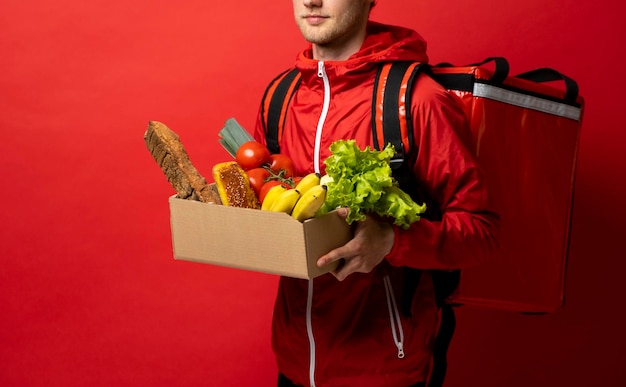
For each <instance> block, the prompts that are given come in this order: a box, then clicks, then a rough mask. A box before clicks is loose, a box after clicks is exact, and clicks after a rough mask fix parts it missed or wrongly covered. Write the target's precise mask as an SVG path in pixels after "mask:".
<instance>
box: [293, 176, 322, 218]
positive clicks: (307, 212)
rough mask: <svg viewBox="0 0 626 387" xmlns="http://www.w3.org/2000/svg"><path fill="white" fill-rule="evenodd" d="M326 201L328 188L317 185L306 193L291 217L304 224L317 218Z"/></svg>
mask: <svg viewBox="0 0 626 387" xmlns="http://www.w3.org/2000/svg"><path fill="white" fill-rule="evenodd" d="M324 200H326V186H325V185H316V186H314V187H313V188H311V189H309V190H308V191H306V193H304V194H303V195H302V196H301V197H300V200H298V202H297V203H296V206H295V207H294V209H293V211H292V212H291V216H293V217H294V218H295V219H297V220H299V221H300V222H304V221H305V220H307V219H310V218H312V217H314V216H315V213H316V212H317V211H318V210H319V209H320V207H322V205H323V204H324Z"/></svg>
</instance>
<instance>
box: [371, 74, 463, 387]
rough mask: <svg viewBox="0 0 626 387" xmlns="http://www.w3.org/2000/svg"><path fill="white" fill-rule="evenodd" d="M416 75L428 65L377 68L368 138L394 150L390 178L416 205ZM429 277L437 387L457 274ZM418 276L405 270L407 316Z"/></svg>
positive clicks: (450, 329)
mask: <svg viewBox="0 0 626 387" xmlns="http://www.w3.org/2000/svg"><path fill="white" fill-rule="evenodd" d="M420 72H425V73H427V74H431V72H430V67H429V66H428V65H425V64H421V63H416V62H390V63H384V64H382V65H380V66H379V69H378V73H377V75H376V80H375V83H374V97H373V101H372V136H373V139H374V147H375V148H377V149H382V148H384V147H385V146H386V145H387V144H389V143H391V144H393V146H394V147H395V150H396V155H395V156H394V157H393V159H392V160H391V167H392V171H393V175H394V178H395V179H396V180H397V181H398V183H399V185H400V187H402V189H403V190H404V191H406V192H407V193H408V194H409V195H411V196H412V197H413V198H415V199H416V200H418V201H424V200H428V199H427V198H424V197H423V193H421V192H419V191H418V188H417V185H416V184H415V179H414V177H413V174H412V173H411V169H410V163H409V160H412V159H414V158H415V157H416V156H417V152H418V144H416V143H415V139H414V138H413V125H412V122H413V120H412V117H411V95H412V90H413V85H414V84H415V79H416V77H417V76H418V74H419V73H420ZM429 215H430V219H431V220H437V219H440V216H441V215H440V214H439V213H438V212H437V211H435V212H434V213H430V214H429ZM430 273H431V275H432V281H433V286H434V292H435V299H436V302H437V305H438V306H439V308H440V310H441V326H440V327H439V332H438V334H437V337H436V339H435V344H434V348H433V369H432V374H431V378H430V381H429V384H428V387H439V386H442V385H443V381H444V379H445V375H446V371H447V365H448V362H447V352H448V347H449V345H450V342H451V340H452V336H453V335H454V330H455V327H456V318H455V316H454V310H453V309H452V305H449V304H447V303H446V302H445V300H446V298H448V297H449V296H450V295H451V294H452V293H453V292H454V291H455V289H456V288H457V286H458V283H459V280H460V271H459V270H454V271H439V270H431V271H430ZM421 274H422V272H421V271H419V270H416V269H411V268H405V292H404V294H403V296H402V309H403V313H405V314H407V315H409V314H410V305H411V303H412V298H413V296H414V294H415V290H416V288H417V285H418V282H419V280H420V278H421Z"/></svg>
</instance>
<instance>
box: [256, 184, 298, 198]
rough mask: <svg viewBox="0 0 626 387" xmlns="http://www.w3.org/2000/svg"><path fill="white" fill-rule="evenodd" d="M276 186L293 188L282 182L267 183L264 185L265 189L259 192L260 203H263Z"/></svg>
mask: <svg viewBox="0 0 626 387" xmlns="http://www.w3.org/2000/svg"><path fill="white" fill-rule="evenodd" d="M276 185H282V186H283V187H285V188H293V187H291V186H290V185H289V184H287V183H285V182H281V181H280V180H270V181H268V182H267V183H265V184H263V187H261V190H260V191H259V201H260V202H261V203H263V199H265V195H267V192H268V191H269V190H270V189H271V188H272V187H274V186H276Z"/></svg>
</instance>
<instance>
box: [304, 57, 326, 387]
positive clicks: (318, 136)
mask: <svg viewBox="0 0 626 387" xmlns="http://www.w3.org/2000/svg"><path fill="white" fill-rule="evenodd" d="M317 76H318V77H320V78H322V81H323V82H324V104H323V105H322V113H321V114H320V119H319V121H318V122H317V130H316V132H315V153H314V162H313V166H314V168H315V172H317V173H320V147H321V142H322V129H323V128H324V122H326V116H327V115H328V107H329V106H330V83H329V82H328V76H327V75H326V70H325V69H324V61H319V62H318V64H317ZM312 309H313V279H310V280H309V290H308V294H307V300H306V332H307V334H308V336H309V383H310V384H311V387H315V338H314V337H313V323H312V322H311V313H312Z"/></svg>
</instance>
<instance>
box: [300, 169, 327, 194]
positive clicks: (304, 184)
mask: <svg viewBox="0 0 626 387" xmlns="http://www.w3.org/2000/svg"><path fill="white" fill-rule="evenodd" d="M321 176H322V175H320V174H319V173H316V172H313V173H309V174H308V175H306V176H304V177H303V178H302V180H300V182H299V183H298V184H297V185H296V189H297V190H298V191H300V195H304V194H305V193H306V191H308V190H309V189H311V188H313V187H315V186H316V185H319V184H320V178H321Z"/></svg>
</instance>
